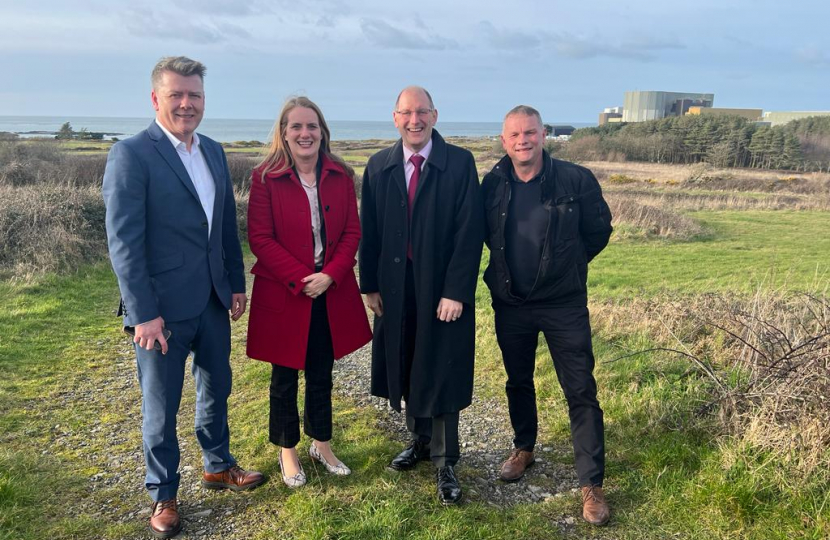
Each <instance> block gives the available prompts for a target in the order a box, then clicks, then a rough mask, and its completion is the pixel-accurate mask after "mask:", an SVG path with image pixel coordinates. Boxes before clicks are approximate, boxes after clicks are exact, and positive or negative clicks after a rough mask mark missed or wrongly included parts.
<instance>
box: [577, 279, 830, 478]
mask: <svg viewBox="0 0 830 540" xmlns="http://www.w3.org/2000/svg"><path fill="white" fill-rule="evenodd" d="M592 313H593V320H592V323H593V326H594V327H595V329H596V331H598V332H599V333H601V334H602V335H603V336H605V337H607V338H608V339H610V340H611V341H615V340H617V339H619V340H622V339H623V338H625V337H626V336H631V335H646V336H648V337H649V339H650V340H651V342H653V343H654V344H656V347H655V348H654V349H650V350H652V351H665V352H666V354H671V355H673V356H678V357H681V358H684V359H686V360H687V361H688V362H689V373H697V374H698V375H699V376H701V377H704V378H706V379H708V380H709V381H710V383H711V396H712V398H711V401H709V402H708V403H706V404H704V405H703V406H702V407H701V408H700V410H699V412H700V413H701V414H706V415H707V416H709V417H710V418H712V417H714V418H715V419H716V420H717V425H718V426H719V427H720V430H721V435H722V436H724V437H728V438H729V439H730V446H732V447H733V448H734V447H735V445H733V444H731V443H734V442H735V441H738V442H740V443H741V444H739V445H738V447H740V446H744V447H749V448H751V449H754V451H756V452H758V453H761V454H763V455H765V456H766V457H767V461H768V462H771V463H776V464H779V465H777V466H783V467H785V469H786V470H787V471H788V472H787V473H786V474H792V475H796V476H798V477H799V478H807V477H809V476H810V475H814V474H817V473H818V472H822V473H824V472H826V471H828V470H830V452H828V450H827V449H828V445H830V298H828V296H827V291H826V290H824V291H821V292H820V293H812V294H808V293H787V292H783V290H759V291H758V292H757V293H756V294H755V295H754V296H753V297H751V298H745V297H738V296H731V295H720V294H707V295H700V296H695V297H658V298H651V299H648V300H640V299H635V300H632V301H631V302H630V303H627V304H625V305H620V304H611V303H605V304H602V305H600V306H595V307H594V308H593V309H592ZM641 352H642V351H641ZM631 354H639V353H638V352H634V353H629V354H622V355H620V357H619V358H618V359H616V360H612V361H617V360H619V359H621V358H626V357H628V356H630V355H631Z"/></svg>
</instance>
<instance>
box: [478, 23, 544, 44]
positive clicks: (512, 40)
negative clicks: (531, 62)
mask: <svg viewBox="0 0 830 540" xmlns="http://www.w3.org/2000/svg"><path fill="white" fill-rule="evenodd" d="M478 26H479V28H480V30H481V31H482V32H484V37H485V38H486V39H487V41H489V42H490V44H491V45H492V46H494V47H496V48H498V49H511V50H515V49H536V48H538V47H539V45H541V43H542V40H541V39H540V36H539V34H529V33H525V32H514V31H510V30H502V29H498V28H496V27H495V26H493V23H491V22H490V21H481V22H480V23H478Z"/></svg>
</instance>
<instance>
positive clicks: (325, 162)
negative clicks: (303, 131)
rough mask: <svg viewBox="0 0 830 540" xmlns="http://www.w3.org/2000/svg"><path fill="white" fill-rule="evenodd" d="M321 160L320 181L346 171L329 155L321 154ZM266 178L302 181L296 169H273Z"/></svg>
mask: <svg viewBox="0 0 830 540" xmlns="http://www.w3.org/2000/svg"><path fill="white" fill-rule="evenodd" d="M320 161H321V163H322V165H321V168H320V178H319V180H318V182H321V181H322V180H323V179H324V178H326V177H327V176H328V175H329V174H331V173H334V174H337V173H340V174H343V173H344V171H343V168H342V167H341V166H340V165H339V164H338V163H337V162H336V161H334V160H332V159H331V158H329V157H328V156H326V155H323V154H321V155H320ZM277 168H279V167H277ZM265 178H268V179H270V180H293V181H296V182H297V183H298V184H299V182H300V179H299V178H297V175H296V174H295V173H294V169H286V170H284V171H282V172H279V173H277V172H274V171H271V172H269V173H268V174H266V175H265Z"/></svg>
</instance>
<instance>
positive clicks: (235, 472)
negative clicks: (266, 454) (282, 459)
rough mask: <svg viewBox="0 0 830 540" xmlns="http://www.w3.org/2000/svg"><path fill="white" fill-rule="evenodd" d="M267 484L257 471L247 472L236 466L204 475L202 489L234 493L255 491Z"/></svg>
mask: <svg viewBox="0 0 830 540" xmlns="http://www.w3.org/2000/svg"><path fill="white" fill-rule="evenodd" d="M263 482H265V476H263V475H262V473H259V472H256V471H246V470H245V469H243V468H242V467H240V466H239V465H234V466H233V467H231V468H230V469H227V470H225V471H222V472H218V473H208V472H206V473H204V474H203V475H202V487H205V488H207V489H230V490H232V491H245V490H246V489H254V488H255V487H257V486H258V485H260V484H262V483H263Z"/></svg>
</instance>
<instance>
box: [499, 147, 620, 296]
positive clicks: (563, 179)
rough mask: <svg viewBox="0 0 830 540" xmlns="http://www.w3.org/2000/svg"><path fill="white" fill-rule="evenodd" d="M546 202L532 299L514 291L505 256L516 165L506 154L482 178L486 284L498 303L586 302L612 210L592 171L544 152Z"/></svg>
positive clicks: (605, 241) (605, 242)
mask: <svg viewBox="0 0 830 540" xmlns="http://www.w3.org/2000/svg"><path fill="white" fill-rule="evenodd" d="M542 159H543V162H544V169H543V174H542V178H541V182H542V200H541V201H540V202H541V204H542V205H543V207H544V208H545V210H547V211H548V213H549V220H548V226H547V230H546V234H545V241H544V243H543V247H542V256H541V259H540V262H539V268H538V271H537V274H536V282H535V283H534V285H533V288H532V289H531V290H530V293H529V294H528V295H527V297H525V298H522V297H519V296H516V295H514V294H513V292H512V290H511V279H510V270H509V269H508V266H507V260H506V259H505V249H504V248H505V245H504V230H505V223H506V222H507V217H508V215H507V213H508V207H509V202H510V182H511V181H512V180H511V177H510V175H511V171H512V169H513V164H512V162H511V161H510V157H509V156H505V157H504V158H502V159H501V160H500V161H499V162H498V163H497V164H496V166H495V167H493V170H492V171H490V172H489V173H488V174H487V175H486V176H485V177H484V181H483V182H482V194H483V199H484V211H485V216H486V236H485V242H486V244H487V247H489V248H490V262H489V264H488V265H487V270H485V272H484V282H485V283H486V284H487V286H488V287H489V288H490V293H491V295H492V297H493V303H494V305H498V304H508V305H522V304H530V305H539V306H563V307H564V306H568V307H572V306H585V305H587V304H588V294H587V282H588V263H589V262H590V261H591V259H593V258H594V257H596V256H597V255H598V254H599V252H600V251H602V250H603V249H604V248H605V246H606V245H608V239H609V238H610V236H611V231H612V227H611V211H610V210H609V209H608V204H607V203H606V202H605V199H603V198H602V189H601V188H600V186H599V182H597V179H596V177H594V175H593V173H592V172H591V171H589V170H588V169H586V168H585V167H581V166H579V165H575V164H573V163H569V162H567V161H562V160H559V159H553V158H551V157H550V156H549V155H548V153H547V152H544V153H543V157H542Z"/></svg>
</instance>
